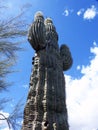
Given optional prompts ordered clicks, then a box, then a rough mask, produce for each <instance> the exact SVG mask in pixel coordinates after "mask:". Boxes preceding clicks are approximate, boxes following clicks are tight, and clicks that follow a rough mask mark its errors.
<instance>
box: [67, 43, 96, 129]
mask: <svg viewBox="0 0 98 130" xmlns="http://www.w3.org/2000/svg"><path fill="white" fill-rule="evenodd" d="M95 43H96V42H94V43H93V44H94V47H91V48H90V52H91V53H92V54H94V57H93V59H91V61H90V64H89V65H88V66H84V65H83V66H82V68H81V73H82V74H83V76H82V77H81V78H80V79H77V78H75V79H73V78H72V77H71V76H69V75H65V77H66V91H67V107H68V115H69V125H70V130H93V129H95V128H98V85H97V84H98V46H97V44H95Z"/></svg>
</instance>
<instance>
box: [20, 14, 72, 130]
mask: <svg viewBox="0 0 98 130" xmlns="http://www.w3.org/2000/svg"><path fill="white" fill-rule="evenodd" d="M41 17H42V18H41ZM40 19H41V20H42V19H43V16H41V14H38V15H37V16H36V21H35V22H34V23H33V26H32V27H31V28H32V29H30V33H29V41H30V42H31V44H34V45H32V47H33V46H34V49H35V50H36V56H35V57H34V58H33V60H34V61H33V62H32V63H33V64H34V65H33V70H32V73H31V78H30V88H29V93H28V97H27V103H26V106H25V109H24V120H23V125H22V130H69V126H68V116H67V108H66V92H65V79H64V74H63V70H64V69H65V68H66V69H68V68H69V66H71V64H72V58H71V54H70V52H67V53H68V57H67V60H68V61H67V64H66V63H65V61H64V58H65V57H64V55H63V56H62V53H60V51H62V49H61V50H59V47H58V43H57V41H58V35H57V33H56V30H55V27H54V25H53V23H52V21H51V19H47V20H46V21H45V28H46V30H45V31H44V32H43V33H45V34H44V38H46V39H45V41H44V43H43V44H42V43H41V44H40V43H38V41H39V39H38V38H40V33H41V32H39V31H41V30H40V29H39V31H38V27H40V23H39V21H40ZM37 22H38V24H37ZM41 22H42V21H41ZM35 26H38V27H37V35H38V36H36V34H35V31H36V30H34V31H33V32H32V30H33V29H35ZM41 28H42V23H41ZM41 36H42V34H41ZM35 37H36V38H35ZM35 39H37V41H36V40H35ZM41 41H43V40H41V38H40V42H41ZM35 44H37V46H39V48H36V45H35ZM38 44H39V45H38ZM41 45H42V46H41ZM43 47H44V48H43ZM64 47H65V46H64ZM67 50H68V49H67ZM68 51H69V50H68ZM62 58H63V60H62ZM63 62H64V63H63ZM64 65H65V67H64ZM66 66H67V67H66Z"/></svg>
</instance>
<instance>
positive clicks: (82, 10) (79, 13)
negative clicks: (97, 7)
mask: <svg viewBox="0 0 98 130" xmlns="http://www.w3.org/2000/svg"><path fill="white" fill-rule="evenodd" d="M83 12H84V9H83V8H82V9H80V10H79V11H78V12H77V15H78V16H80V15H81V14H82V13H83Z"/></svg>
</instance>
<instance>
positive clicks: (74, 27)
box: [1, 0, 98, 130]
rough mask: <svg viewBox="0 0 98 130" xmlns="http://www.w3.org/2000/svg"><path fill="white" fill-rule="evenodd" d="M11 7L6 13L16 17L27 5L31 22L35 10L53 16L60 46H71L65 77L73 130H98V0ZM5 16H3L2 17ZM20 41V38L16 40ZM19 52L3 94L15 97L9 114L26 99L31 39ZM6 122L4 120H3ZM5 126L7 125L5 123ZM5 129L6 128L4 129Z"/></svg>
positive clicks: (32, 0) (49, 0) (47, 0)
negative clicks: (9, 84)
mask: <svg viewBox="0 0 98 130" xmlns="http://www.w3.org/2000/svg"><path fill="white" fill-rule="evenodd" d="M5 4H6V5H7V6H8V7H9V8H8V9H7V10H8V11H7V12H5V16H7V17H10V16H16V15H17V14H19V13H20V12H21V10H24V9H26V5H28V7H29V8H27V12H26V14H25V15H24V18H25V19H26V20H27V21H28V25H30V24H31V23H32V21H33V16H34V14H35V12H36V11H39V10H40V11H42V12H43V14H44V17H45V18H46V17H51V18H52V19H53V22H54V24H55V26H56V30H57V32H58V35H59V41H58V43H59V46H60V45H61V44H64V43H65V44H67V45H68V46H69V47H70V50H71V53H72V57H73V61H74V62H73V66H72V68H71V69H70V70H68V71H66V72H64V74H65V79H66V92H67V107H68V115H69V125H70V130H96V128H98V122H97V120H98V100H97V99H98V94H97V93H98V88H97V84H98V83H97V81H98V68H97V66H98V30H97V28H98V1H97V0H82V1H79V0H75V1H73V0H62V1H61V0H54V1H53V0H42V1H40V0H28V1H27V0H22V1H20V0H14V1H13V0H6V3H5ZM2 17H4V16H2ZM17 40H18V39H17ZM22 47H23V48H24V49H25V51H22V52H18V53H17V57H18V58H17V59H18V61H17V63H16V65H15V67H14V68H15V69H16V70H19V72H18V73H14V74H12V75H10V76H9V77H8V80H9V81H14V82H15V83H14V85H13V86H12V87H11V88H10V89H9V92H5V93H4V94H3V93H2V96H7V97H11V98H12V102H11V104H10V105H9V106H8V107H7V110H6V109H5V111H4V112H5V114H8V113H9V112H10V111H11V110H12V108H13V106H14V104H15V103H16V102H17V101H18V100H19V99H20V98H22V97H24V100H26V97H27V92H28V85H29V79H30V74H31V68H32V65H31V63H32V57H33V56H34V50H33V49H32V48H31V46H30V44H29V43H28V41H26V42H25V43H24V44H23V45H22ZM1 124H3V125H4V123H2V122H1ZM5 127H6V126H5ZM2 130H7V129H6V128H5V129H2Z"/></svg>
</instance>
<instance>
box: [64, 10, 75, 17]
mask: <svg viewBox="0 0 98 130" xmlns="http://www.w3.org/2000/svg"><path fill="white" fill-rule="evenodd" d="M72 12H73V9H65V10H64V12H63V15H64V16H69V14H70V13H72Z"/></svg>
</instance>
